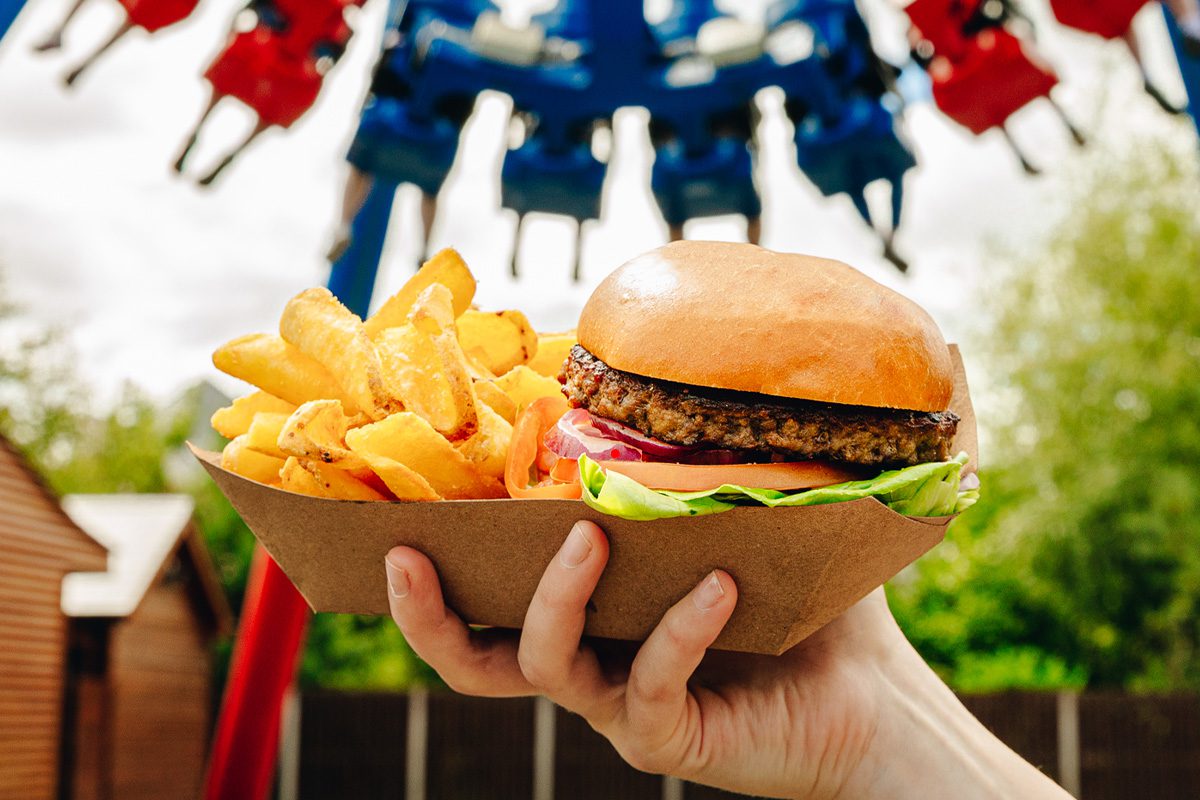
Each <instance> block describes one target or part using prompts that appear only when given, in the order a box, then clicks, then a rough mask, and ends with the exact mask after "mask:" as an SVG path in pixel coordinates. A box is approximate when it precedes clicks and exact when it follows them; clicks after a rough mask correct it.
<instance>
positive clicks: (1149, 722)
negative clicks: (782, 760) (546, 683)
mask: <svg viewBox="0 0 1200 800" xmlns="http://www.w3.org/2000/svg"><path fill="white" fill-rule="evenodd" d="M962 699H963V702H964V703H965V704H966V706H967V707H968V708H969V709H971V711H972V712H973V713H974V714H975V715H976V716H978V717H979V718H980V720H982V721H983V723H984V724H986V725H987V726H988V727H989V728H990V729H991V730H993V731H994V732H995V733H996V735H998V736H999V737H1000V738H1001V739H1003V740H1004V741H1006V742H1007V743H1008V744H1009V745H1010V746H1011V747H1012V748H1013V749H1014V750H1016V751H1017V752H1018V753H1020V754H1021V755H1022V756H1024V757H1025V758H1026V759H1028V760H1030V761H1031V762H1033V763H1034V764H1037V765H1038V766H1039V767H1041V768H1042V770H1044V771H1045V772H1046V773H1047V774H1048V775H1050V776H1051V777H1053V778H1054V779H1055V780H1057V781H1059V782H1060V783H1062V784H1063V785H1064V786H1065V787H1067V788H1068V789H1069V790H1070V791H1071V792H1072V793H1073V794H1075V795H1076V796H1078V797H1080V798H1085V799H1086V800H1108V799H1109V798H1113V800H1116V798H1121V799H1122V800H1124V799H1125V798H1129V797H1148V798H1155V800H1172V799H1173V798H1187V800H1195V798H1198V797H1200V696H1196V695H1169V696H1135V695H1125V694H1115V693H1113V694H1108V693H1087V694H1083V695H1076V694H1072V693H1062V694H1050V693H1046V694H1035V693H1008V694H998V695H983V696H967V697H963V698H962ZM282 746H283V757H282V759H281V773H282V774H281V781H280V793H279V794H280V800H317V799H318V798H331V797H336V798H339V799H340V800H375V798H379V799H380V800H383V799H384V798H386V799H387V800H475V799H476V798H479V799H480V800H483V799H485V798H487V799H490V798H504V799H505V800H509V798H531V800H554V798H570V800H717V798H723V799H725V800H731V799H733V798H738V797H741V795H735V794H730V793H728V792H722V791H718V790H716V789H711V788H708V787H704V786H697V785H695V784H688V783H681V782H679V781H676V780H674V779H664V778H661V777H659V776H656V775H647V774H645V773H641V772H638V771H636V770H634V769H632V768H630V767H629V766H627V765H626V764H625V763H624V762H622V761H621V759H620V758H619V757H618V756H617V754H616V753H615V752H614V751H613V749H612V748H611V747H610V746H609V745H608V743H607V742H606V741H605V740H604V739H603V738H601V737H600V736H599V735H598V734H596V733H595V732H594V731H592V729H591V728H590V727H588V725H587V723H585V722H584V721H583V720H582V719H580V718H579V717H576V716H574V715H572V714H568V713H566V712H564V711H562V710H561V709H556V708H554V706H552V705H550V704H549V703H547V702H545V701H544V700H538V701H535V700H531V699H527V698H520V699H507V700H488V699H478V698H468V697H461V696H459V695H455V694H449V693H432V694H426V693H423V692H421V693H413V694H411V695H403V694H390V693H371V692H335V691H310V692H306V693H305V694H304V695H303V697H302V698H300V700H299V702H297V703H293V704H292V708H291V711H290V713H288V714H287V715H286V719H285V731H284V737H283V745H282Z"/></svg>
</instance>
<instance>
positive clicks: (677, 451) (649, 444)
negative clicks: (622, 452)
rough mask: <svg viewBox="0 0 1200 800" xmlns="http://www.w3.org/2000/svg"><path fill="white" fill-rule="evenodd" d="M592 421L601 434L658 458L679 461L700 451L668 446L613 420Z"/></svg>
mask: <svg viewBox="0 0 1200 800" xmlns="http://www.w3.org/2000/svg"><path fill="white" fill-rule="evenodd" d="M580 410H581V409H580ZM584 413H586V412H584ZM591 419H592V424H593V425H594V426H595V427H596V428H597V429H598V430H599V431H600V432H601V433H603V434H607V435H608V436H611V437H612V438H614V439H619V440H621V441H622V442H625V443H627V444H631V445H633V446H634V447H636V448H637V449H639V450H641V451H643V452H645V453H647V454H649V455H651V456H655V457H657V458H663V459H668V460H678V459H679V458H680V457H681V456H684V455H687V454H688V453H694V452H696V451H697V450H699V449H700V448H698V447H695V446H693V447H685V446H683V445H678V444H668V443H667V442H662V441H659V440H658V439H651V438H650V437H649V436H647V435H645V434H644V433H642V432H641V431H639V430H636V429H634V428H630V427H629V426H627V425H622V424H621V423H619V422H614V421H613V420H611V419H605V418H604V417H598V416H592V418H591Z"/></svg>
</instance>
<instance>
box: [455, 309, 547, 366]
mask: <svg viewBox="0 0 1200 800" xmlns="http://www.w3.org/2000/svg"><path fill="white" fill-rule="evenodd" d="M456 326H457V327H458V341H459V342H460V343H461V344H462V349H463V350H464V351H465V352H467V353H469V354H470V355H471V356H473V357H474V358H476V359H478V361H479V362H480V363H481V364H482V365H483V366H485V367H487V369H488V370H489V371H490V372H492V373H493V374H495V375H503V374H504V373H505V372H508V371H509V370H510V369H512V368H513V367H515V366H516V365H517V364H524V363H525V362H526V361H528V360H529V359H530V358H532V357H534V355H535V354H536V353H537V348H538V339H537V333H536V332H534V330H533V326H532V325H530V324H529V320H528V319H526V318H525V315H524V314H522V313H521V312H520V311H494V312H493V311H476V310H474V309H471V310H469V311H466V312H464V313H463V315H462V316H461V317H459V318H458V321H457V323H456Z"/></svg>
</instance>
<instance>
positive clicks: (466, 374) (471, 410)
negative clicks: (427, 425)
mask: <svg viewBox="0 0 1200 800" xmlns="http://www.w3.org/2000/svg"><path fill="white" fill-rule="evenodd" d="M450 300H451V298H450V290H449V289H447V288H446V287H445V286H442V285H441V284H438V283H435V284H433V285H432V286H430V287H428V288H427V289H425V290H424V291H423V292H421V294H420V295H418V296H417V301H416V303H414V304H413V309H412V314H411V315H410V316H411V317H412V324H413V327H415V328H416V329H417V330H418V331H419V332H422V333H426V334H428V335H429V336H430V338H431V339H432V340H433V346H434V347H435V348H436V349H437V352H438V356H439V357H440V359H441V363H442V377H443V378H444V379H445V380H446V383H447V384H449V386H450V397H451V398H452V400H453V404H454V421H453V424H452V425H451V426H450V427H449V428H448V429H439V432H440V433H441V434H442V435H443V436H445V437H446V438H447V439H450V440H451V441H460V440H462V439H466V438H468V437H470V436H472V435H473V434H474V433H475V431H476V430H478V428H479V417H478V413H477V411H476V398H475V386H474V382H473V381H472V380H471V373H470V368H469V367H468V365H467V360H466V357H465V356H464V355H463V350H462V347H461V346H460V345H459V343H458V336H457V332H456V330H455V327H454V315H453V309H452V307H451V305H450Z"/></svg>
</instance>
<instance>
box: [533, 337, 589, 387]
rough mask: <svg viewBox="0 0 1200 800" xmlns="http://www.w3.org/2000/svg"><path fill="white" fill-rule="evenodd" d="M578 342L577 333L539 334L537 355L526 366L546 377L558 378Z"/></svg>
mask: <svg viewBox="0 0 1200 800" xmlns="http://www.w3.org/2000/svg"><path fill="white" fill-rule="evenodd" d="M576 341H577V338H576V336H575V331H570V332H568V333H543V334H539V335H538V346H537V355H535V356H534V357H533V358H531V359H529V361H528V362H527V363H526V364H525V366H527V367H529V368H530V369H531V370H533V371H534V372H537V373H539V374H541V375H545V376H546V377H549V378H557V377H558V375H559V373H560V372H562V368H563V362H564V361H566V360H567V356H568V355H569V354H570V353H571V348H572V347H574V346H575V342H576Z"/></svg>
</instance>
